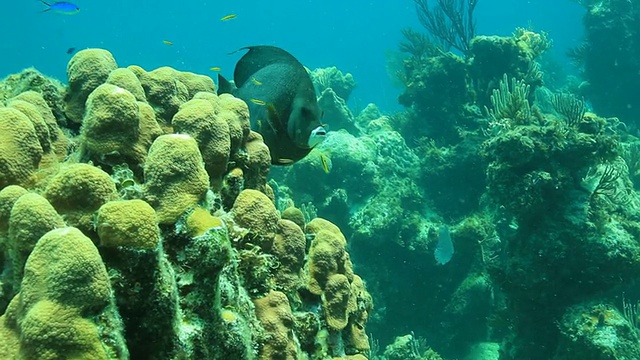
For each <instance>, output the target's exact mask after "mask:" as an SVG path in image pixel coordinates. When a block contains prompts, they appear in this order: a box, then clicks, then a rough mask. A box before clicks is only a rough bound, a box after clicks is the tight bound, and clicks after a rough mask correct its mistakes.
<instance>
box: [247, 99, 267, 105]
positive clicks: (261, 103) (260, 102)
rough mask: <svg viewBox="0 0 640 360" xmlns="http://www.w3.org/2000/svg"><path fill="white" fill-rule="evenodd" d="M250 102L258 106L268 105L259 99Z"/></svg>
mask: <svg viewBox="0 0 640 360" xmlns="http://www.w3.org/2000/svg"><path fill="white" fill-rule="evenodd" d="M250 101H251V102H252V103H254V104H256V105H266V104H267V103H266V102H264V101H262V100H258V99H250Z"/></svg>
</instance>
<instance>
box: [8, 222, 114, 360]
mask: <svg viewBox="0 0 640 360" xmlns="http://www.w3.org/2000/svg"><path fill="white" fill-rule="evenodd" d="M111 301H112V300H111V288H110V284H109V277H108V275H107V270H106V268H105V266H104V264H103V263H102V260H101V258H100V254H98V250H97V249H96V248H95V246H94V245H93V243H92V242H91V240H90V239H89V238H87V237H86V236H84V235H83V234H82V233H81V232H80V231H79V230H78V229H76V228H62V229H55V230H52V231H50V232H48V233H47V234H45V235H44V236H43V237H42V238H40V240H39V241H38V243H37V244H36V246H35V248H34V249H33V252H32V253H31V255H30V256H29V259H28V260H27V263H26V265H25V275H24V279H23V281H22V286H21V289H20V294H18V295H17V296H16V298H14V299H13V301H12V302H11V305H10V306H9V308H8V310H7V312H6V313H5V314H4V315H3V316H2V317H0V334H3V335H6V336H1V337H0V357H1V358H3V359H24V360H28V359H39V360H49V359H51V360H54V359H89V360H94V359H95V360H98V359H110V358H112V359H114V358H115V359H117V358H122V359H124V358H127V354H126V349H125V348H124V342H123V341H122V334H121V333H120V331H119V330H117V329H115V328H110V329H104V328H103V329H102V330H100V329H101V328H100V326H99V325H98V324H96V323H95V321H100V320H94V319H101V317H104V316H108V309H109V307H110V306H112V305H113V304H112V303H111ZM100 331H105V332H112V333H110V334H108V336H109V337H110V339H111V340H113V342H101V334H100ZM16 339H18V341H15V340H16ZM107 349H108V351H107ZM107 354H110V355H112V356H108V355H107Z"/></svg>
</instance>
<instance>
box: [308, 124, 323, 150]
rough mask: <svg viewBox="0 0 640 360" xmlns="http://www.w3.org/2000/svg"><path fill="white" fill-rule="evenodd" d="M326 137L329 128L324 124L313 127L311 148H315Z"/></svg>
mask: <svg viewBox="0 0 640 360" xmlns="http://www.w3.org/2000/svg"><path fill="white" fill-rule="evenodd" d="M326 137H327V130H326V129H325V128H324V127H323V126H318V127H317V128H315V129H313V130H312V131H311V135H309V141H308V145H309V148H311V149H312V148H314V147H315V146H316V145H318V144H320V143H321V142H323V141H324V139H325V138H326Z"/></svg>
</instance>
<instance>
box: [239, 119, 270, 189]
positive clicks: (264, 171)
mask: <svg viewBox="0 0 640 360" xmlns="http://www.w3.org/2000/svg"><path fill="white" fill-rule="evenodd" d="M245 148H246V150H247V155H248V158H247V159H246V160H245V163H244V165H245V167H246V170H245V176H244V178H245V186H246V187H247V188H248V189H257V190H263V189H264V188H265V186H266V184H267V176H269V169H271V153H270V152H269V147H268V146H267V145H266V144H265V143H264V140H263V139H262V136H261V135H260V134H258V133H257V132H255V131H252V132H251V133H250V134H249V136H248V138H247V143H246V145H245Z"/></svg>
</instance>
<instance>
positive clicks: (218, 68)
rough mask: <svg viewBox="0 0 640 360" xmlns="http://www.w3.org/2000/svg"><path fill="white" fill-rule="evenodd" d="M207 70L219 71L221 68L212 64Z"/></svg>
mask: <svg viewBox="0 0 640 360" xmlns="http://www.w3.org/2000/svg"><path fill="white" fill-rule="evenodd" d="M209 70H211V71H220V70H222V69H220V66H214V67H210V68H209Z"/></svg>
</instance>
